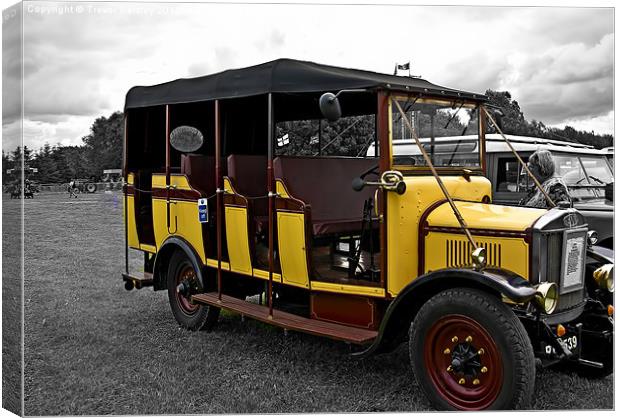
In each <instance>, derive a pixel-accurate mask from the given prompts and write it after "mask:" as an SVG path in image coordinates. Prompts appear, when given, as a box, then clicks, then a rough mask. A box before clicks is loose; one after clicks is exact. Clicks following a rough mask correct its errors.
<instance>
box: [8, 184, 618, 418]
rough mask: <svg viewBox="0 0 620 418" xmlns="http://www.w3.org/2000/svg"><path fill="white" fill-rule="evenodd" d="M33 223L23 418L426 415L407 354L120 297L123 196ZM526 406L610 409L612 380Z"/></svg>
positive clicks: (540, 382) (159, 295)
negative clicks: (201, 325)
mask: <svg viewBox="0 0 620 418" xmlns="http://www.w3.org/2000/svg"><path fill="white" fill-rule="evenodd" d="M18 204H19V202H18V201H11V200H8V199H4V203H3V205H4V210H5V211H11V210H14V209H15V208H16V207H17V205H18ZM25 213H26V217H27V219H26V227H25V230H26V237H25V246H26V254H25V256H26V264H25V414H26V415H81V414H87V415H105V414H123V415H128V414H211V413H278V412H280V413H281V412H372V411H419V410H429V409H431V407H430V405H429V403H428V402H427V400H426V399H425V397H424V395H423V394H422V393H421V391H420V389H419V388H418V387H417V386H416V384H415V383H414V377H413V375H412V372H411V369H410V367H409V359H408V353H407V349H406V346H405V345H403V346H401V347H400V348H399V349H397V350H396V351H395V352H393V353H390V354H384V355H380V356H376V357H373V358H369V359H365V360H355V359H352V358H351V357H350V356H349V355H348V354H349V347H348V346H347V345H346V344H344V343H340V342H334V341H331V340H328V339H324V338H318V337H313V336H309V335H303V334H298V333H294V332H289V333H288V334H286V335H285V334H284V333H283V331H282V330H280V329H277V328H273V327H270V326H267V325H263V324H261V323H259V322H256V321H251V320H246V321H242V320H241V318H240V317H239V316H236V315H232V314H225V315H223V316H222V318H221V319H220V324H219V325H218V327H217V328H216V329H215V330H214V331H213V332H211V333H206V332H195V333H193V332H189V331H184V330H181V329H179V327H178V326H177V324H176V322H175V321H174V318H173V317H172V313H171V312H170V309H169V307H168V305H167V295H166V293H165V292H153V291H152V290H151V289H144V290H139V291H131V292H127V291H126V290H124V288H123V283H122V281H121V278H120V274H121V272H122V269H123V252H124V250H123V245H124V241H123V229H122V204H121V199H120V195H113V194H103V193H97V194H93V195H81V196H80V197H79V199H73V200H69V199H68V198H67V196H66V195H64V194H62V195H59V194H47V195H45V194H43V195H41V194H40V195H37V196H36V198H35V199H34V200H28V201H26V202H25ZM5 228H6V226H5ZM5 230H6V229H5ZM134 261H135V265H136V266H138V265H139V258H136V260H134ZM532 407H533V409H609V408H613V378H612V377H608V378H607V379H605V380H601V381H596V380H587V379H583V378H580V377H578V376H576V375H573V374H563V373H559V372H556V371H551V370H543V371H539V372H538V374H537V379H536V396H535V400H534V403H533V405H532Z"/></svg>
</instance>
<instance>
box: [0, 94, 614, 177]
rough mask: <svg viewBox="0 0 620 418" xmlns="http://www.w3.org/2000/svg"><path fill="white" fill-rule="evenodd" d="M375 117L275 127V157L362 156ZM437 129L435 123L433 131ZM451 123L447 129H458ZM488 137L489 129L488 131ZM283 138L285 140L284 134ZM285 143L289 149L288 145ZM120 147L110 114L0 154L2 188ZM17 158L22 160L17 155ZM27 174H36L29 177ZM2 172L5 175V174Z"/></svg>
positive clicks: (117, 118) (505, 107) (545, 132)
mask: <svg viewBox="0 0 620 418" xmlns="http://www.w3.org/2000/svg"><path fill="white" fill-rule="evenodd" d="M486 95H487V97H489V101H490V103H491V104H492V105H494V106H497V107H499V108H501V109H502V112H503V114H504V116H503V117H502V130H503V131H504V133H507V134H512V135H524V136H533V137H542V138H549V139H556V140H560V141H567V142H578V143H581V144H587V145H592V146H594V147H596V148H604V147H608V146H612V145H613V136H612V135H609V134H605V135H599V134H595V133H594V132H587V131H579V130H576V129H574V128H573V127H571V126H566V127H564V128H563V129H560V128H553V127H549V126H546V125H545V124H544V123H543V122H541V121H537V120H527V119H526V118H525V115H524V113H523V111H522V110H521V108H520V106H519V103H518V102H517V101H516V100H514V99H513V98H512V96H511V94H510V93H509V92H507V91H494V90H487V91H486ZM374 119H375V118H374V117H368V116H361V117H356V118H346V120H345V119H344V118H343V119H342V120H340V121H337V122H335V123H327V122H325V121H323V122H321V127H320V132H321V137H320V138H319V121H294V122H284V123H281V124H278V126H277V129H276V136H277V137H278V141H280V143H279V144H278V145H280V146H279V147H276V152H277V153H278V154H285V155H286V154H289V155H291V154H297V155H300V154H301V155H316V154H318V153H319V151H320V153H321V154H322V155H350V156H359V155H365V152H366V150H367V149H368V147H369V146H370V145H371V143H372V139H373V138H374V130H375V126H374V125H375V120H374ZM439 125H441V126H443V124H438V125H437V126H439ZM461 128H462V127H461V126H459V125H458V123H457V122H452V123H451V129H453V130H455V131H456V130H460V129H461ZM488 129H489V132H493V131H494V130H493V128H492V127H490V126H489V127H488ZM287 133H288V137H285V135H286V134H287ZM289 144H290V145H289ZM122 147H123V114H122V113H121V112H114V113H112V114H111V115H110V116H108V117H104V116H101V117H99V118H97V119H96V120H95V121H94V122H93V124H92V126H91V128H90V131H89V133H88V135H86V136H84V137H82V145H74V146H64V145H60V144H57V145H50V144H49V143H46V144H44V145H43V146H42V147H41V148H40V149H38V150H33V149H30V148H29V147H27V146H24V147H23V150H22V149H21V147H17V148H16V149H15V150H13V151H9V152H5V151H4V150H3V151H2V165H3V168H4V170H3V173H2V178H3V184H7V183H8V182H11V181H15V180H16V179H18V178H19V172H20V170H21V160H22V157H23V161H24V167H25V168H26V176H27V177H28V178H30V179H31V180H34V181H37V182H39V183H64V182H68V181H70V180H72V179H76V178H85V179H91V180H97V179H99V178H100V177H101V176H102V173H103V170H105V169H110V168H121V164H122V153H123V150H122ZM22 154H23V155H22ZM32 169H36V171H37V172H36V173H33V170H32ZM7 170H8V171H9V172H8V173H7Z"/></svg>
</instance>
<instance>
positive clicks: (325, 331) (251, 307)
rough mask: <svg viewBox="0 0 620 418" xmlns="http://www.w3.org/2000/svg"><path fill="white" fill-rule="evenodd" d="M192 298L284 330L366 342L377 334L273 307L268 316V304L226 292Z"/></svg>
mask: <svg viewBox="0 0 620 418" xmlns="http://www.w3.org/2000/svg"><path fill="white" fill-rule="evenodd" d="M192 301H193V302H194V303H202V304H207V305H212V306H216V307H219V308H223V309H227V310H230V311H233V312H237V313H239V314H242V315H244V316H247V317H249V318H253V319H256V320H259V321H262V322H265V323H267V324H271V325H275V326H278V327H282V328H284V329H287V330H294V331H301V332H305V333H308V334H313V335H318V336H321V337H329V338H332V339H335V340H340V341H347V342H350V343H354V344H367V343H370V342H372V341H373V340H374V339H375V338H376V337H377V331H373V330H368V329H361V328H356V327H351V326H347V325H341V324H334V323H331V322H325V321H319V320H316V319H310V318H306V317H303V316H299V315H294V314H291V313H288V312H283V311H279V310H276V309H274V310H273V315H272V316H271V317H269V307H267V306H263V305H257V304H255V303H251V302H246V301H244V300H241V299H237V298H233V297H231V296H227V295H222V299H221V300H218V294H217V292H212V293H201V294H198V295H193V296H192Z"/></svg>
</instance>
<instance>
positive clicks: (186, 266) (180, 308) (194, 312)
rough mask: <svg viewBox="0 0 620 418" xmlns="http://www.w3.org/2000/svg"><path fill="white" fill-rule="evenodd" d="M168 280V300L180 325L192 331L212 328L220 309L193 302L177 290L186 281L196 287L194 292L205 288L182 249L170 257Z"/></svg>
mask: <svg viewBox="0 0 620 418" xmlns="http://www.w3.org/2000/svg"><path fill="white" fill-rule="evenodd" d="M167 280H168V301H169V302H170V307H171V308H172V313H173V315H174V318H175V319H176V320H177V322H178V323H179V325H181V326H182V327H183V328H187V329H189V330H192V331H197V330H201V329H205V330H211V329H212V328H213V327H214V326H215V324H216V323H217V320H218V318H219V314H220V310H219V309H218V308H214V307H212V306H208V305H197V304H193V303H191V302H190V300H189V298H186V297H185V296H183V295H182V294H180V293H179V292H177V286H178V285H179V284H181V283H182V282H184V281H185V282H187V283H188V284H190V285H191V286H192V288H193V289H195V292H194V293H200V292H202V289H203V285H202V283H200V281H199V279H198V276H197V274H196V271H195V269H194V267H193V265H192V263H191V262H190V261H189V259H188V258H187V256H186V255H185V254H184V253H182V252H181V251H177V252H175V253H174V254H173V255H172V257H171V258H170V264H169V266H168V276H167Z"/></svg>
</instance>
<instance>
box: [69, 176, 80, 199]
mask: <svg viewBox="0 0 620 418" xmlns="http://www.w3.org/2000/svg"><path fill="white" fill-rule="evenodd" d="M76 190H77V187H76V183H75V180H71V181H70V182H69V187H68V188H67V191H68V192H69V199H71V198H72V197H75V198H76V199H77V197H78V195H77V193H76Z"/></svg>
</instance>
